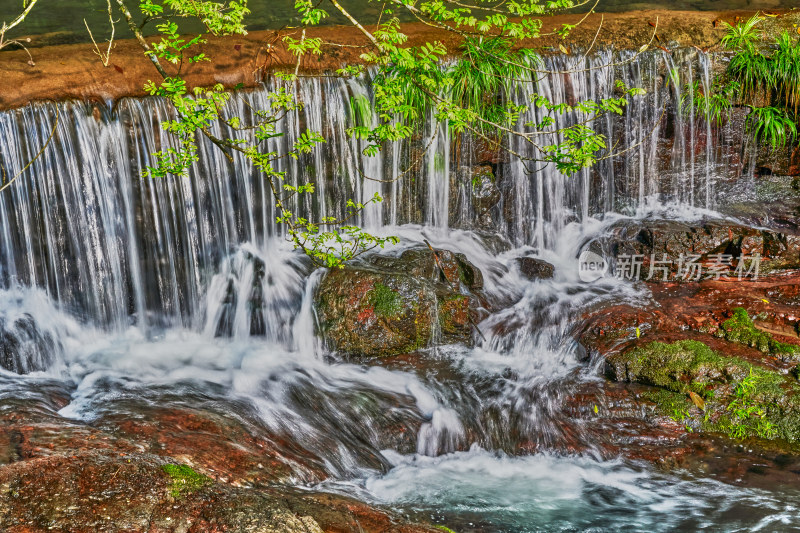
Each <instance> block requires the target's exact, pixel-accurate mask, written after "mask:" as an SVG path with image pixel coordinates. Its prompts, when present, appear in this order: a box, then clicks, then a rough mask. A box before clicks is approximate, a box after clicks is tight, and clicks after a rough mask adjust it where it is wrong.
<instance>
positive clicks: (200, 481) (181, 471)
mask: <svg viewBox="0 0 800 533" xmlns="http://www.w3.org/2000/svg"><path fill="white" fill-rule="evenodd" d="M161 468H162V469H163V470H164V472H165V473H166V474H167V476H169V479H170V484H169V492H170V494H171V495H172V497H173V498H179V497H181V496H184V495H186V494H189V493H192V492H195V491H197V490H200V489H202V488H203V487H205V486H206V485H209V484H211V483H213V480H212V479H211V478H210V477H208V476H204V475H203V474H199V473H197V472H195V471H194V470H193V469H192V467H190V466H188V465H173V464H168V465H164V466H162V467H161Z"/></svg>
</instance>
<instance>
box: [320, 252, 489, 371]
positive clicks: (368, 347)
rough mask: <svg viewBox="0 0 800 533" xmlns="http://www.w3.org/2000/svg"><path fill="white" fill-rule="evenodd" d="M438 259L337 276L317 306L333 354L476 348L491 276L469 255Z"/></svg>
mask: <svg viewBox="0 0 800 533" xmlns="http://www.w3.org/2000/svg"><path fill="white" fill-rule="evenodd" d="M435 254H436V256H437V257H435V256H434V252H432V251H431V250H430V249H428V248H423V247H418V248H413V249H410V250H406V251H404V252H403V253H401V254H400V255H398V256H374V257H371V258H370V259H369V260H366V261H362V262H360V263H358V264H353V265H348V266H346V267H344V268H341V269H336V270H332V271H330V272H329V273H328V274H327V275H326V276H325V277H324V278H323V280H322V281H321V283H320V286H319V289H318V290H317V293H316V301H315V306H316V309H317V313H318V318H319V327H320V330H321V333H322V335H323V337H324V338H325V341H326V342H327V344H328V345H329V347H330V348H332V349H334V350H337V351H339V352H341V353H346V354H349V355H356V356H369V357H374V356H390V355H398V354H403V353H410V352H414V351H416V350H419V349H421V348H426V347H429V346H433V345H438V344H450V343H462V344H467V345H470V344H472V334H473V329H474V326H473V323H474V322H475V316H474V315H476V313H477V309H478V308H479V307H480V306H481V301H482V299H481V290H482V289H483V274H482V273H481V271H480V270H479V269H478V268H477V267H475V266H474V265H473V264H472V263H470V262H469V261H468V260H467V258H466V257H465V256H464V255H463V254H457V253H453V252H451V251H449V250H436V252H435Z"/></svg>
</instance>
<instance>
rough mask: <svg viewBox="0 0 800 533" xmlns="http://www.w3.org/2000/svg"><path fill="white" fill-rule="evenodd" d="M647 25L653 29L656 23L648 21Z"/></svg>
mask: <svg viewBox="0 0 800 533" xmlns="http://www.w3.org/2000/svg"><path fill="white" fill-rule="evenodd" d="M647 23H648V24H650V25H651V26H652V27H654V28H655V27H656V23H655V22H652V21H650V20H648V21H647Z"/></svg>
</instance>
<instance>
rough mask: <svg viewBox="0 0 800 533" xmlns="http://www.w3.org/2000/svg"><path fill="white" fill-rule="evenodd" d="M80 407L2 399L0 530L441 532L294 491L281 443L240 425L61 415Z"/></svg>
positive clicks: (160, 414)
mask: <svg viewBox="0 0 800 533" xmlns="http://www.w3.org/2000/svg"><path fill="white" fill-rule="evenodd" d="M35 398H38V399H35ZM69 400H70V396H69V392H68V391H63V390H60V389H57V388H56V389H51V390H47V391H41V390H40V391H36V393H35V394H34V393H28V394H27V395H25V397H24V398H23V395H21V394H15V395H8V396H0V531H4V532H6V531H7V532H9V533H19V532H31V531H36V532H38V531H70V532H75V533H84V532H85V533H89V532H92V531H106V532H110V533H117V532H119V533H123V532H129V531H185V532H196V533H203V532H217V533H222V532H236V533H251V532H252V533H256V532H263V531H270V532H276V533H278V532H280V533H295V532H296V533H312V532H313V533H320V532H321V531H365V532H376V533H377V532H383V531H398V532H404V533H416V532H420V533H422V532H434V531H437V530H436V529H433V528H431V527H427V526H423V525H415V524H410V523H405V522H404V521H403V520H402V519H401V518H399V517H397V516H394V515H392V514H390V513H387V512H384V511H381V510H378V509H375V508H372V507H370V506H369V505H366V504H364V503H361V502H359V501H356V500H354V499H352V498H349V497H346V496H340V495H335V494H325V493H315V492H312V491H308V490H305V489H303V490H298V489H296V488H294V487H292V486H289V485H287V484H286V483H287V481H291V480H288V479H287V478H288V477H289V475H288V474H289V472H288V464H287V463H286V461H285V460H284V458H282V457H278V455H277V454H276V453H275V450H274V448H275V447H277V446H278V443H277V442H276V440H275V439H261V438H259V437H258V436H257V435H254V434H249V433H248V430H253V429H254V428H253V426H252V425H250V424H246V423H243V422H242V420H240V419H239V418H238V417H237V416H231V417H229V418H226V419H223V418H220V416H219V415H217V414H215V413H212V412H207V411H203V410H202V409H199V408H198V409H188V408H187V409H171V408H168V407H158V406H157V405H151V404H150V403H149V402H148V401H146V400H143V401H142V402H141V403H142V406H141V407H140V408H133V407H131V406H129V407H130V408H131V409H132V412H135V413H137V414H136V415H133V416H129V417H128V419H129V420H128V422H130V424H129V425H127V426H126V425H125V424H124V422H126V421H125V420H123V417H122V416H119V417H118V419H112V420H109V419H108V418H105V419H101V420H99V421H96V422H95V423H94V424H93V425H86V424H82V423H80V422H77V421H73V420H69V419H66V418H64V417H61V416H59V415H58V414H57V412H56V410H58V409H60V408H62V407H63V406H64V405H65V404H66V403H68V402H69ZM287 447H291V446H287ZM170 465H172V466H170ZM254 471H258V472H259V473H255V472H254ZM297 473H298V471H295V475H297ZM293 479H296V478H293ZM355 523H357V524H359V525H360V527H358V526H354V524H355Z"/></svg>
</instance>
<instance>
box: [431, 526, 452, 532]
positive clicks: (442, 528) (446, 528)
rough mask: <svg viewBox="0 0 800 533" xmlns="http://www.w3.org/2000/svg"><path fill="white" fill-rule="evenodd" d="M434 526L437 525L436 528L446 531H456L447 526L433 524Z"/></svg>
mask: <svg viewBox="0 0 800 533" xmlns="http://www.w3.org/2000/svg"><path fill="white" fill-rule="evenodd" d="M433 527H435V528H436V529H441V530H442V531H444V532H445V533H456V532H455V531H453V530H452V529H450V528H449V527H447V526H433Z"/></svg>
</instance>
